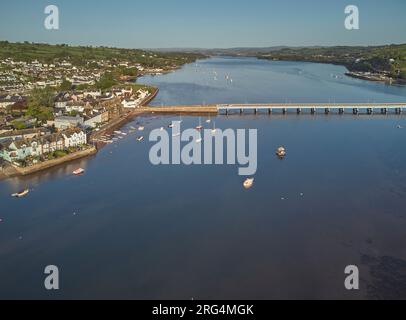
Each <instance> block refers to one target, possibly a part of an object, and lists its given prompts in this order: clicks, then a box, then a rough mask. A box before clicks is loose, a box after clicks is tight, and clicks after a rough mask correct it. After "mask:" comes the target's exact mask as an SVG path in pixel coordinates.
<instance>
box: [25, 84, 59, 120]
mask: <svg viewBox="0 0 406 320" xmlns="http://www.w3.org/2000/svg"><path fill="white" fill-rule="evenodd" d="M54 103H55V91H54V90H53V89H52V88H50V87H46V88H45V89H34V90H32V92H31V96H30V98H29V100H28V111H27V113H26V115H27V116H32V117H35V118H37V119H38V121H39V122H46V121H48V120H52V119H53V117H54V115H53V107H54Z"/></svg>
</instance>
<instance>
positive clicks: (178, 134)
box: [172, 133, 180, 138]
mask: <svg viewBox="0 0 406 320" xmlns="http://www.w3.org/2000/svg"><path fill="white" fill-rule="evenodd" d="M179 136H180V133H174V134H173V135H172V137H174V138H175V137H179Z"/></svg>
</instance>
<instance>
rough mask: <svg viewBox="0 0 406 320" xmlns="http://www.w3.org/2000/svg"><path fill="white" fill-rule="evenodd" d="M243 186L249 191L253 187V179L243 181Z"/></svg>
mask: <svg viewBox="0 0 406 320" xmlns="http://www.w3.org/2000/svg"><path fill="white" fill-rule="evenodd" d="M243 185H244V188H245V189H251V188H252V187H253V186H254V178H251V179H247V180H245V181H244V184H243Z"/></svg>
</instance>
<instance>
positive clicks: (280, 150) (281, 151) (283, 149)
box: [276, 147, 286, 159]
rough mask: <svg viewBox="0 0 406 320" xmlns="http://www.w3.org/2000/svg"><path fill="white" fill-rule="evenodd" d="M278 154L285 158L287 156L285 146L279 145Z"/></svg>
mask: <svg viewBox="0 0 406 320" xmlns="http://www.w3.org/2000/svg"><path fill="white" fill-rule="evenodd" d="M276 155H277V156H278V157H279V158H281V159H283V158H284V157H286V149H285V148H284V147H279V148H278V150H276Z"/></svg>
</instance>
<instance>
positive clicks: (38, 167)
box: [0, 146, 97, 181]
mask: <svg viewBox="0 0 406 320" xmlns="http://www.w3.org/2000/svg"><path fill="white" fill-rule="evenodd" d="M96 153H97V148H96V147H94V146H92V147H90V148H88V149H85V150H81V151H77V152H74V153H71V154H68V155H66V156H64V157H62V158H59V159H53V160H48V161H45V162H42V163H38V164H35V165H33V166H30V167H24V168H22V167H16V166H13V165H8V166H7V167H6V169H5V170H7V171H8V173H6V172H4V171H2V172H0V181H2V180H6V179H9V178H14V177H25V176H29V175H31V174H34V173H38V172H41V171H45V170H47V169H50V168H54V167H57V166H59V165H63V164H65V163H68V162H71V161H74V160H78V159H82V158H85V157H88V156H91V155H95V154H96Z"/></svg>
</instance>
